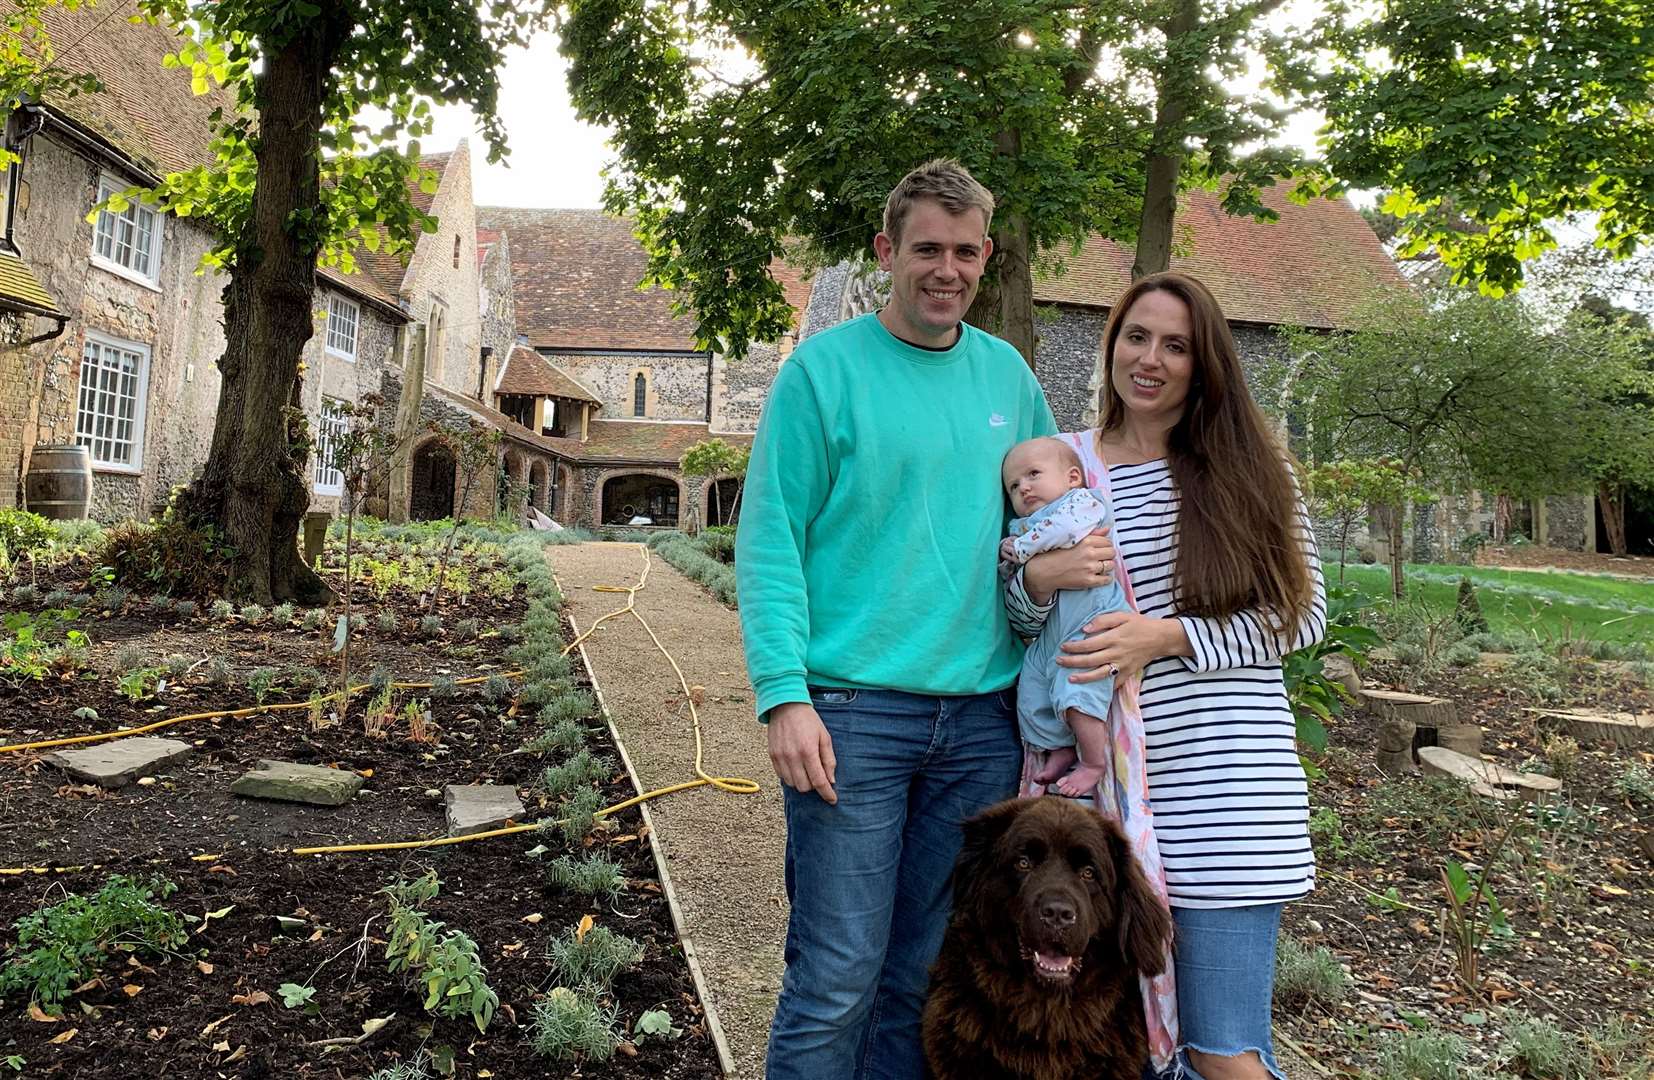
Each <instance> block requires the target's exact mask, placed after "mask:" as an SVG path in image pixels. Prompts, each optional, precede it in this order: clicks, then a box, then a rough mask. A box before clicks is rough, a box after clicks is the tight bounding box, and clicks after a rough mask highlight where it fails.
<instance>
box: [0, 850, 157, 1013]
mask: <svg viewBox="0 0 1654 1080" xmlns="http://www.w3.org/2000/svg"><path fill="white" fill-rule="evenodd" d="M175 888H176V886H174V885H173V884H172V883H171V882H170V881H166V880H164V879H161V878H137V877H127V876H125V875H121V874H116V875H114V876H112V877H110V878H109V879H108V880H107V881H106V882H104V884H103V887H102V888H100V889H99V890H98V891H97V892H96V893H94V894H93V895H91V896H82V895H80V894H78V893H77V894H71V895H70V896H68V897H67V898H66V899H64V900H62V901H61V902H59V903H57V904H53V905H52V906H51V907H47V908H42V909H40V910H38V911H35V912H33V913H31V914H28V915H25V916H23V918H21V919H19V920H18V921H17V922H16V923H15V924H13V929H14V930H15V931H16V935H17V936H16V943H15V944H14V945H13V946H12V947H11V948H10V949H9V950H8V951H7V954H6V956H7V959H6V962H5V964H4V966H0V996H5V997H9V996H10V995H12V994H14V993H17V992H18V991H27V992H28V994H29V1000H30V1001H35V1002H39V1003H40V1005H41V1007H42V1008H44V1009H45V1010H46V1011H47V1012H56V1011H57V1008H58V1005H59V1003H60V1002H62V1001H63V999H64V998H66V997H68V996H69V995H70V993H72V992H73V990H74V988H75V987H77V986H79V985H80V984H82V983H84V982H86V981H87V980H88V979H90V978H91V977H92V976H93V975H94V974H96V973H97V970H98V968H99V967H100V966H101V965H102V964H103V962H104V960H105V959H106V958H107V957H108V956H109V955H110V954H111V953H114V952H123V953H129V954H132V955H141V956H156V955H161V954H164V953H167V952H169V951H170V950H172V949H174V948H176V947H177V946H179V945H182V944H183V943H184V941H185V940H186V939H187V937H188V936H189V935H188V934H187V933H186V932H185V930H184V922H183V920H182V919H181V918H179V916H177V915H176V914H174V913H173V912H171V911H168V910H167V909H166V908H165V907H163V906H162V904H161V903H160V901H162V900H165V899H166V898H167V897H168V896H170V895H171V894H172V892H173V890H174V889H175Z"/></svg>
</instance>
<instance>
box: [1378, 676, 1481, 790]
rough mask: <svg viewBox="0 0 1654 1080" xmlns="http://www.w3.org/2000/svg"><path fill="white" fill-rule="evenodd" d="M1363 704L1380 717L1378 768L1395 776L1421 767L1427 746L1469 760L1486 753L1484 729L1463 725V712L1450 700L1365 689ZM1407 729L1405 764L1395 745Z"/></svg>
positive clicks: (1394, 691) (1393, 691)
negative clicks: (1417, 766)
mask: <svg viewBox="0 0 1654 1080" xmlns="http://www.w3.org/2000/svg"><path fill="white" fill-rule="evenodd" d="M1361 701H1362V704H1363V705H1365V706H1366V708H1367V711H1368V712H1370V713H1372V714H1373V715H1374V716H1376V717H1378V732H1379V744H1378V753H1377V759H1378V767H1379V768H1381V769H1383V770H1384V771H1385V772H1386V773H1390V774H1392V775H1394V774H1398V773H1402V772H1409V771H1411V770H1412V767H1413V766H1415V765H1417V764H1418V761H1419V751H1420V750H1421V749H1423V748H1424V747H1426V746H1445V747H1447V748H1448V749H1449V750H1457V751H1458V752H1459V753H1461V754H1465V755H1467V756H1469V757H1479V756H1481V753H1482V729H1481V727H1480V726H1479V725H1477V724H1461V723H1460V722H1459V709H1458V706H1456V705H1454V704H1453V702H1451V701H1449V700H1448V699H1446V698H1439V697H1426V696H1425V695H1423V694H1405V693H1401V692H1400V691H1396V690H1362V691H1361ZM1403 727H1405V728H1409V729H1411V734H1410V735H1409V736H1408V739H1409V742H1408V746H1407V761H1406V762H1402V761H1401V759H1400V757H1399V755H1398V751H1399V750H1400V747H1398V746H1396V745H1395V742H1396V740H1397V738H1398V737H1399V732H1400V731H1401V730H1403Z"/></svg>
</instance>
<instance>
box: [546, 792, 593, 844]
mask: <svg viewBox="0 0 1654 1080" xmlns="http://www.w3.org/2000/svg"><path fill="white" fill-rule="evenodd" d="M602 809H603V794H602V792H600V791H598V790H597V789H596V788H589V787H588V788H581V789H580V790H579V791H576V792H575V793H574V794H573V795H572V796H570V797H569V801H568V802H566V803H564V804H563V808H562V811H561V815H560V817H559V818H558V819H557V831H558V832H560V833H561V834H562V836H563V842H564V843H566V844H569V845H570V846H573V845H575V844H578V843H579V842H580V841H582V840H584V839H585V838H586V837H587V835H588V834H590V833H591V831H592V828H593V827H594V826H595V825H596V824H597V813H598V811H599V810H602Z"/></svg>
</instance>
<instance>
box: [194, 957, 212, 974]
mask: <svg viewBox="0 0 1654 1080" xmlns="http://www.w3.org/2000/svg"><path fill="white" fill-rule="evenodd" d="M195 966H196V967H197V968H200V969H201V974H203V975H211V974H212V971H213V968H212V965H211V964H209V963H207V962H206V961H205V960H197V961H196V962H195Z"/></svg>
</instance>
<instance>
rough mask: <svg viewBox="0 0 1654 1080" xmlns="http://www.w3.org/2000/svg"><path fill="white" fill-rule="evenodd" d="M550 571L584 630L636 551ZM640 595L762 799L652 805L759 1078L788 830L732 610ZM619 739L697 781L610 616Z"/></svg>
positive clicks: (685, 723)
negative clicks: (699, 688)
mask: <svg viewBox="0 0 1654 1080" xmlns="http://www.w3.org/2000/svg"><path fill="white" fill-rule="evenodd" d="M547 551H548V554H549V557H550V559H551V564H552V569H553V571H554V572H555V573H556V575H557V578H558V581H559V582H560V583H561V585H562V588H563V592H564V594H565V596H566V597H567V598H568V605H569V606H568V610H569V611H570V613H571V614H572V615H573V617H574V620H575V622H576V623H577V624H578V625H579V627H580V628H581V630H582V631H585V630H587V629H590V627H591V626H592V624H593V623H594V622H595V621H596V620H597V619H598V618H600V617H602V616H603V615H605V614H607V613H608V612H610V611H613V610H615V609H616V608H618V607H623V606H624V605H625V602H626V597H625V594H623V593H607V592H595V591H593V586H597V585H630V584H633V583H634V582H636V580H637V578H638V575H639V574H640V573H641V571H642V565H643V563H642V556H641V555H640V554H639V550H638V546H637V545H635V544H615V543H600V544H581V545H578V546H574V545H569V546H562V547H552V548H548V549H547ZM651 560H652V566H651V569H650V572H649V582H648V586H647V587H646V588H645V589H644V590H643V591H642V592H640V593H638V599H637V609H638V610H639V611H641V612H642V613H643V617H644V618H645V619H647V620H648V621H649V624H650V625H651V626H653V627H654V629H655V632H656V634H657V635H659V637H660V638H661V640H662V641H663V642H664V643H666V646H667V648H668V649H670V650H671V651H672V653H673V655H674V656H675V657H676V658H677V660H678V664H679V665H680V666H681V667H682V669H683V672H684V675H685V676H686V677H687V678H688V680H689V682H690V684H691V685H692V686H695V685H699V686H703V687H705V688H706V693H705V701H704V703H703V704H701V705H700V706H698V710H699V712H700V716H701V727H702V734H703V736H704V739H705V764H706V769H707V771H708V772H710V773H711V774H713V775H715V776H745V777H749V778H751V779H753V780H757V781H758V782H759V783H760V784H761V785H763V789H764V790H763V791H762V792H761V793H759V794H758V795H748V796H739V795H729V794H725V793H723V792H719V791H715V790H713V789H711V788H700V789H697V790H694V791H689V792H685V793H681V794H676V795H671V796H668V797H666V798H664V799H661V800H658V801H656V802H654V803H653V804H651V811H652V813H653V814H654V816H655V825H656V830H657V838H658V839H659V840H660V841H661V843H662V844H663V845H664V846H665V849H666V852H667V858H668V860H669V863H670V868H671V874H672V878H673V886H674V888H675V890H676V891H677V894H678V900H679V902H680V904H681V905H682V907H683V912H684V919H685V921H686V923H687V924H688V926H687V930H688V936H689V938H690V939H691V941H692V942H693V943H694V947H695V950H696V952H697V953H698V954H699V955H700V958H701V963H702V965H703V967H704V968H705V971H706V978H707V981H708V982H709V983H710V984H711V985H710V987H709V992H710V994H711V996H712V1000H713V1003H714V1005H715V1007H716V1009H717V1011H718V1014H719V1018H720V1019H721V1021H722V1023H723V1027H724V1031H725V1033H726V1035H727V1037H728V1040H729V1044H730V1051H731V1055H732V1057H733V1058H734V1061H735V1075H736V1076H738V1077H741V1078H743V1080H746V1078H756V1077H759V1076H762V1075H763V1066H764V1045H765V1041H766V1039H767V1038H768V1034H769V1021H770V1015H771V1013H772V1012H773V1011H774V1008H775V996H776V994H777V993H778V992H779V990H780V988H781V972H782V968H783V963H782V959H781V950H782V943H783V939H784V937H785V934H786V926H787V899H786V889H785V886H784V883H783V880H782V855H783V849H784V842H785V838H786V827H785V824H784V822H783V819H782V811H781V794H780V790H779V787H778V782H777V781H776V780H775V777H774V773H773V772H772V771H771V769H770V764H769V757H768V754H767V752H766V750H765V745H764V739H763V734H762V731H761V729H760V728H759V727H758V726H757V725H756V724H755V723H754V721H753V714H752V692H751V689H750V687H749V686H748V684H747V675H746V665H745V662H744V660H743V658H742V652H741V626H740V616H739V614H738V613H737V612H736V611H735V610H733V609H731V608H728V607H725V606H724V605H723V604H720V603H719V602H718V601H716V600H714V599H713V598H712V597H711V596H710V595H709V594H708V593H707V592H706V590H705V589H702V588H701V587H700V586H699V585H696V584H695V583H693V582H691V581H689V580H688V579H687V578H685V577H683V575H681V574H679V573H678V572H677V571H676V570H674V569H673V568H672V567H671V566H670V565H668V564H667V563H666V562H665V561H663V560H662V559H660V558H658V557H655V556H653V555H651ZM586 649H587V654H588V656H589V657H590V661H591V668H592V671H591V674H592V677H593V679H594V680H595V681H596V682H597V683H598V684H599V685H600V686H601V688H602V691H603V696H604V700H605V702H607V704H608V707H609V710H610V712H611V713H612V714H613V715H614V720H615V726H616V728H617V729H618V730H619V732H620V737H621V741H622V742H624V743H625V745H626V748H627V751H628V752H629V753H630V754H631V757H632V760H633V763H634V764H635V765H636V767H637V770H638V772H639V774H640V779H641V781H642V783H643V786H644V787H646V788H648V787H655V786H660V785H664V784H670V783H675V782H677V781H679V780H682V779H684V778H686V777H688V776H690V775H692V772H693V762H694V737H693V734H692V732H691V728H690V722H689V714H688V710H687V709H685V708H683V706H682V702H681V698H682V692H681V691H680V690H679V689H678V686H677V681H676V676H674V675H673V673H672V669H671V667H670V666H669V665H668V664H667V663H666V661H665V659H664V658H662V657H661V655H660V653H659V652H658V651H656V650H655V648H654V646H653V645H652V644H651V643H650V641H649V637H648V635H647V634H646V633H645V632H644V630H643V628H642V627H641V626H640V625H638V622H637V620H636V619H633V618H631V617H629V616H628V617H625V618H616V619H611V620H609V621H608V622H606V623H604V624H603V626H601V627H600V628H598V630H597V631H596V632H595V633H594V634H593V635H592V636H591V637H590V638H588V639H587V640H586ZM1276 1052H1277V1056H1278V1057H1279V1059H1280V1063H1281V1066H1282V1068H1283V1069H1284V1070H1285V1071H1286V1073H1287V1075H1288V1076H1289V1077H1290V1078H1291V1080H1313V1078H1315V1077H1318V1076H1320V1075H1322V1073H1323V1070H1322V1069H1321V1068H1319V1067H1317V1066H1314V1065H1311V1064H1309V1063H1308V1062H1306V1061H1305V1060H1304V1059H1303V1058H1301V1057H1299V1056H1298V1055H1297V1054H1295V1053H1293V1052H1292V1050H1291V1049H1290V1048H1289V1047H1287V1046H1284V1045H1278V1046H1277V1047H1276Z"/></svg>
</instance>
